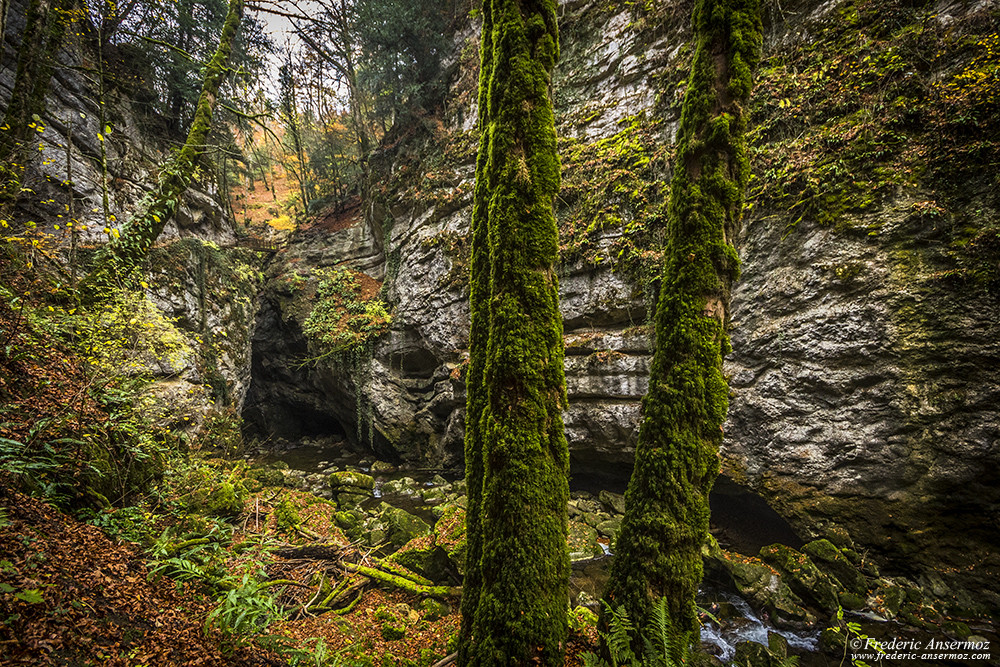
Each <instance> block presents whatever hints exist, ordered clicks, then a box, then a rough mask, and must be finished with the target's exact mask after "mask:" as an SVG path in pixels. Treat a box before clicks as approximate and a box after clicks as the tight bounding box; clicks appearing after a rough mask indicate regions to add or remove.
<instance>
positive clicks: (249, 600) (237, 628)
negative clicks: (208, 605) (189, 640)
mask: <svg viewBox="0 0 1000 667" xmlns="http://www.w3.org/2000/svg"><path fill="white" fill-rule="evenodd" d="M260 574H263V572H261V573H260ZM267 588H268V586H267V584H266V582H265V583H262V582H260V581H258V580H257V579H255V578H254V577H253V576H251V575H250V573H246V574H244V575H243V578H242V579H241V580H240V581H239V583H238V585H236V586H235V587H234V588H232V589H231V590H229V591H228V592H226V594H225V595H224V596H223V598H222V600H221V601H220V602H219V604H218V605H217V606H216V607H215V609H213V610H212V611H211V612H210V613H209V614H208V618H207V619H206V620H205V628H206V629H207V628H212V627H217V628H219V629H220V630H222V632H223V633H225V634H227V635H231V636H237V637H239V636H252V635H254V634H256V633H262V632H266V631H267V628H268V626H269V625H271V623H273V622H274V621H276V620H278V619H280V618H282V617H283V616H284V612H283V610H282V609H281V607H279V606H278V603H277V602H275V600H274V597H273V596H271V595H270V594H269V593H267V592H266V590H267Z"/></svg>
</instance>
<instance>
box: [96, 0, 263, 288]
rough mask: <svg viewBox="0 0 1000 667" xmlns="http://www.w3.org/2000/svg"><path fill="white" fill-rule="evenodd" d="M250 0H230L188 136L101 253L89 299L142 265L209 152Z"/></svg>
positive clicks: (116, 283)
mask: <svg viewBox="0 0 1000 667" xmlns="http://www.w3.org/2000/svg"><path fill="white" fill-rule="evenodd" d="M243 5H244V0H230V1H229V11H228V14H227V15H226V20H225V23H224V24H223V26H222V33H221V35H220V36H219V47H218V48H217V49H216V51H215V54H214V55H213V56H212V59H211V60H210V61H209V62H208V65H206V67H205V77H204V79H203V80H202V87H201V95H200V96H199V97H198V106H197V108H196V109H195V114H194V119H193V120H192V121H191V129H190V130H189V131H188V135H187V140H186V141H185V142H184V145H183V146H182V147H181V149H180V151H178V152H177V153H176V154H175V155H174V156H173V158H172V159H171V160H170V161H169V162H168V163H167V164H166V165H165V166H164V167H163V171H161V172H160V178H159V181H158V183H157V185H156V188H155V189H154V190H153V191H152V192H150V193H148V194H147V195H146V197H145V198H144V199H143V200H142V201H141V202H140V203H139V207H138V210H137V211H136V212H135V215H133V216H132V218H131V219H130V220H129V222H128V223H127V224H126V225H125V227H124V229H123V230H122V232H121V235H120V236H118V237H117V238H114V239H112V240H111V242H109V243H108V244H107V245H105V246H104V247H103V248H102V249H101V251H100V252H99V253H98V256H97V259H96V265H95V267H94V270H93V271H92V272H91V274H90V275H89V276H87V278H86V279H85V281H84V285H83V289H84V295H85V297H86V298H91V299H93V298H99V297H100V295H101V294H103V293H104V292H105V291H106V290H108V289H109V288H112V287H114V286H116V285H118V284H121V283H122V282H123V281H125V280H128V279H129V278H131V276H133V275H134V273H135V271H136V270H137V269H138V268H139V267H140V266H142V263H143V262H144V261H145V259H146V256H147V255H148V254H149V249H150V248H151V247H152V245H153V243H155V242H156V239H157V238H158V237H159V236H160V233H161V232H162V231H163V227H164V226H165V225H166V224H167V221H168V220H169V219H170V218H171V217H172V216H173V215H174V213H175V211H176V210H177V204H178V202H179V201H180V199H181V196H182V195H183V194H184V191H185V190H187V188H188V185H189V184H190V182H191V179H192V178H193V177H194V173H195V168H196V166H197V163H198V158H199V157H200V156H201V155H202V154H203V153H204V152H205V142H206V141H207V139H208V134H209V132H210V131H211V129H212V114H213V113H214V111H215V102H216V99H217V98H218V95H219V89H220V88H221V87H222V82H223V81H224V80H225V78H226V73H227V71H228V69H227V66H228V64H229V56H230V54H231V53H232V50H233V42H234V41H235V39H236V33H237V31H238V30H239V27H240V22H241V20H242V18H243Z"/></svg>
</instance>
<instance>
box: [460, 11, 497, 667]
mask: <svg viewBox="0 0 1000 667" xmlns="http://www.w3.org/2000/svg"><path fill="white" fill-rule="evenodd" d="M483 9H484V11H483V29H482V33H481V34H482V37H481V39H480V45H479V61H480V68H479V118H478V126H479V128H478V129H479V151H478V153H477V154H476V184H475V190H474V191H473V200H472V223H471V225H470V226H471V232H472V239H471V250H470V254H471V266H470V268H469V275H470V281H469V311H470V314H471V323H470V325H469V366H468V370H467V375H466V382H465V386H466V404H465V482H466V492H467V500H468V502H467V505H466V510H465V525H466V531H465V533H466V552H465V553H466V555H465V564H466V565H465V578H464V581H463V582H462V604H461V612H462V625H461V628H460V630H459V635H458V636H459V643H458V665H459V667H464V666H465V665H470V664H473V661H472V659H471V658H472V653H471V651H472V645H471V640H472V626H473V622H474V621H475V616H476V608H477V607H478V606H479V591H480V589H481V588H482V580H483V577H482V568H481V561H482V557H483V530H482V520H481V515H482V498H483V449H484V444H483V434H482V428H481V426H482V417H483V411H484V410H485V407H486V386H485V384H484V381H483V375H484V368H485V366H486V346H487V344H488V343H489V339H490V338H489V337H490V311H489V294H490V289H489V287H490V286H489V275H490V246H489V235H488V228H487V225H488V217H489V213H488V209H489V201H490V194H489V190H488V188H487V175H486V167H487V165H488V164H489V150H490V142H489V127H490V122H489V116H490V114H489V91H490V81H491V79H492V76H493V75H492V72H493V15H492V12H490V11H486V10H488V9H489V7H488V6H484V7H483Z"/></svg>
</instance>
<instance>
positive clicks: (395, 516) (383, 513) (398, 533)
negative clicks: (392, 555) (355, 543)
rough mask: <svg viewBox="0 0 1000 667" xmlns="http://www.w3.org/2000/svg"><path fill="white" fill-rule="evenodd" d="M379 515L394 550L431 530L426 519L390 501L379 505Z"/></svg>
mask: <svg viewBox="0 0 1000 667" xmlns="http://www.w3.org/2000/svg"><path fill="white" fill-rule="evenodd" d="M379 516H380V518H381V520H382V522H383V523H384V524H385V537H386V539H387V540H388V541H389V545H390V548H391V549H392V550H396V549H399V548H400V547H402V546H403V545H404V544H406V543H407V542H409V541H410V540H412V539H413V538H415V537H420V536H421V535H427V534H429V533H430V532H431V527H430V525H429V524H428V523H427V522H426V521H424V520H423V519H421V518H420V517H418V516H416V515H413V514H410V513H409V512H407V511H406V510H402V509H399V508H398V507H393V506H392V505H389V504H388V503H382V504H381V505H379ZM373 543H374V542H373Z"/></svg>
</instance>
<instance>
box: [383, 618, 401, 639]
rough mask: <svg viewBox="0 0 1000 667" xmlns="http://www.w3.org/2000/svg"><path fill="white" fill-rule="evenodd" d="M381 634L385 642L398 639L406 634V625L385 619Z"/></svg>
mask: <svg viewBox="0 0 1000 667" xmlns="http://www.w3.org/2000/svg"><path fill="white" fill-rule="evenodd" d="M381 634H382V639H384V640H386V641H387V642H394V641H399V640H400V639H402V638H403V637H405V636H406V626H405V625H402V624H396V623H392V622H389V621H386V622H385V623H383V624H382V628H381Z"/></svg>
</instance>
